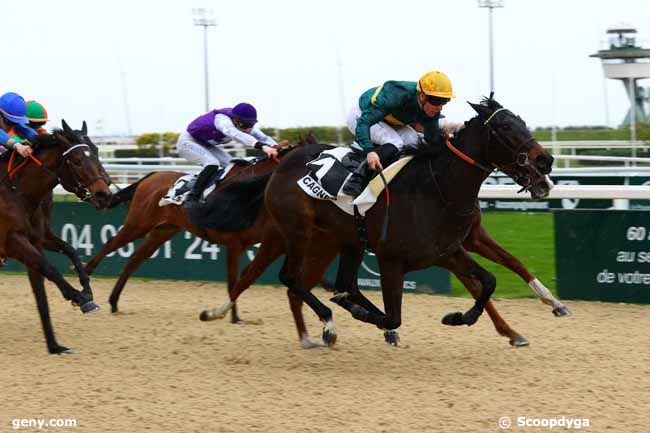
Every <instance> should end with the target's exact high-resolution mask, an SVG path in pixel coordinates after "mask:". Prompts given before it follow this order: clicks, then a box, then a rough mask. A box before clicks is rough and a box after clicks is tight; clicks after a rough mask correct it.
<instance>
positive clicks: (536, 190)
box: [470, 96, 553, 199]
mask: <svg viewBox="0 0 650 433" xmlns="http://www.w3.org/2000/svg"><path fill="white" fill-rule="evenodd" d="M470 105H471V106H472V108H473V109H474V110H475V111H476V112H477V113H478V114H479V115H478V121H480V122H481V127H482V128H483V129H484V131H485V132H486V134H487V143H485V147H484V150H483V154H484V157H485V159H486V160H487V162H488V163H490V164H492V165H493V166H495V167H497V168H498V169H500V170H501V171H503V172H504V173H506V174H507V175H508V176H510V177H511V178H512V179H513V180H514V181H515V182H517V183H518V184H519V185H520V186H522V190H521V191H529V192H530V195H531V197H532V198H533V199H540V198H544V197H546V196H547V195H548V193H549V192H550V190H551V188H553V182H551V180H550V178H549V177H548V174H549V173H550V172H551V169H552V166H553V157H552V156H551V155H550V154H549V153H548V152H547V151H546V150H545V149H544V148H543V147H542V146H541V145H540V144H539V143H538V142H537V140H535V139H534V138H533V136H532V135H531V133H530V131H529V130H528V128H527V127H526V123H525V122H524V121H523V119H522V118H521V117H519V116H516V115H515V114H513V113H512V112H511V111H510V110H507V109H505V108H503V107H502V106H501V105H500V104H499V103H498V102H496V101H495V100H494V99H492V96H490V98H489V99H486V100H484V101H483V102H481V103H480V104H472V103H470Z"/></svg>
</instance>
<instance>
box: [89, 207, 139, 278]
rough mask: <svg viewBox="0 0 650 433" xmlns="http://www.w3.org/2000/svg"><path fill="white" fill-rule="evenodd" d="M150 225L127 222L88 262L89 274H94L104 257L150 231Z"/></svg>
mask: <svg viewBox="0 0 650 433" xmlns="http://www.w3.org/2000/svg"><path fill="white" fill-rule="evenodd" d="M127 218H128V217H127ZM149 230H150V227H149V226H147V227H144V226H143V227H138V226H137V225H136V224H129V223H127V224H125V225H124V226H123V227H122V228H121V229H120V230H119V231H118V232H117V234H116V235H115V236H113V237H112V238H110V239H109V240H108V242H106V243H105V244H104V246H103V247H102V249H101V250H99V252H98V253H97V254H96V255H95V256H94V257H93V258H92V259H90V261H89V262H88V264H87V265H86V272H88V275H90V274H92V273H93V271H94V270H95V268H97V266H98V265H99V263H100V262H101V261H102V260H104V257H106V256H107V255H109V254H110V253H112V252H113V251H115V250H117V249H118V248H122V247H123V246H124V245H126V244H128V243H129V242H133V241H134V240H136V239H140V238H142V237H144V236H146V235H147V233H149Z"/></svg>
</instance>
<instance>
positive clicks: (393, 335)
mask: <svg viewBox="0 0 650 433" xmlns="http://www.w3.org/2000/svg"><path fill="white" fill-rule="evenodd" d="M384 340H386V343H388V344H390V345H391V346H399V331H398V330H397V329H390V330H388V331H384Z"/></svg>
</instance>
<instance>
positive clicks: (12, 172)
mask: <svg viewBox="0 0 650 433" xmlns="http://www.w3.org/2000/svg"><path fill="white" fill-rule="evenodd" d="M17 153H18V151H17V150H16V149H14V150H13V152H11V156H10V157H9V163H8V164H7V176H6V177H8V178H9V180H10V181H11V182H13V180H14V176H15V175H16V173H18V171H20V169H21V168H23V167H24V166H26V165H27V164H28V163H29V161H34V163H35V164H36V165H38V166H39V167H42V166H43V163H42V162H41V161H40V160H39V159H38V158H36V157H35V156H34V155H32V154H30V155H29V157H28V158H25V159H23V160H22V161H21V162H20V164H18V165H17V166H15V167H14V166H13V165H14V159H15V156H16V154H17Z"/></svg>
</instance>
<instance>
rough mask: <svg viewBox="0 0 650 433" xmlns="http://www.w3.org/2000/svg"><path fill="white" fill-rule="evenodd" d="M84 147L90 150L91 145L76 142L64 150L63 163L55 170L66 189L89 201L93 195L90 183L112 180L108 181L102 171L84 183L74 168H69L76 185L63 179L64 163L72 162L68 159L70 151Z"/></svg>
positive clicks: (108, 183) (108, 182)
mask: <svg viewBox="0 0 650 433" xmlns="http://www.w3.org/2000/svg"><path fill="white" fill-rule="evenodd" d="M84 147H85V148H86V149H88V151H90V146H89V145H87V144H85V143H79V144H75V145H74V146H71V147H70V148H69V149H67V150H66V151H65V152H63V153H62V154H61V157H62V160H61V163H60V164H59V166H58V167H57V168H56V170H54V172H55V174H56V177H57V180H58V181H59V183H60V184H61V186H62V187H63V188H64V189H66V190H67V191H70V192H72V193H74V194H75V195H76V196H77V197H78V198H79V199H80V200H82V201H87V200H89V199H90V198H91V196H92V194H91V193H90V191H89V189H88V187H89V186H90V185H92V184H93V183H94V182H96V181H97V180H103V181H104V182H106V185H110V183H111V182H110V180H108V181H107V180H106V178H105V176H104V175H103V174H102V173H100V175H99V176H97V177H95V178H93V179H91V180H89V181H88V182H86V183H85V184H84V183H83V182H81V181H80V179H79V177H78V176H77V175H76V173H75V171H74V170H72V169H68V173H69V175H70V177H72V180H73V182H74V183H75V184H76V185H70V184H69V183H67V182H65V181H64V180H63V178H62V175H61V171H62V170H63V169H64V168H65V167H64V164H65V165H66V166H68V164H69V163H70V161H69V160H68V156H69V155H70V153H71V152H72V151H73V150H76V149H81V148H84Z"/></svg>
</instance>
